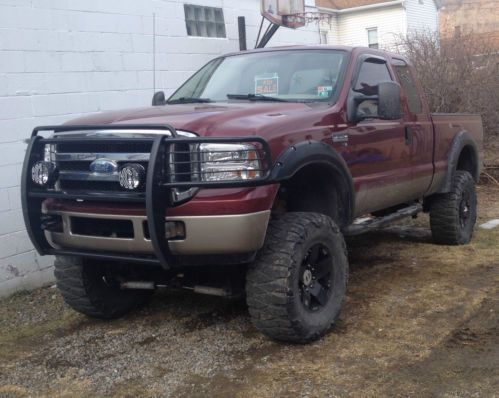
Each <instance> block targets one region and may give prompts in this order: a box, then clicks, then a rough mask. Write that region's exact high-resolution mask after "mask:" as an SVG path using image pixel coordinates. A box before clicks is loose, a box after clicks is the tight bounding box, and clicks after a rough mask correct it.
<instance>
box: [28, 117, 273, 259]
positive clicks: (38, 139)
mask: <svg viewBox="0 0 499 398" xmlns="http://www.w3.org/2000/svg"><path fill="white" fill-rule="evenodd" d="M117 129H119V130H122V129H123V130H137V131H144V130H146V131H147V130H156V131H158V130H161V131H164V132H165V134H166V133H170V136H167V135H162V134H161V135H158V136H157V137H144V138H123V137H120V138H117V137H106V138H105V140H106V141H107V142H109V141H117V142H120V143H123V142H130V143H144V142H147V143H152V148H151V153H150V157H149V164H148V168H147V176H146V189H145V194H144V193H142V192H141V193H138V192H105V191H103V192H91V193H89V192H77V191H70V192H65V191H54V190H47V189H44V188H39V187H36V186H35V185H34V183H33V182H32V180H31V168H32V166H33V164H34V162H36V161H39V160H43V148H44V147H45V145H46V144H58V143H63V142H64V143H67V142H73V143H80V142H82V143H83V142H101V141H102V140H103V138H97V137H96V138H93V137H83V138H74V137H67V138H60V137H57V138H43V137H42V136H40V135H38V134H39V133H40V132H50V131H52V132H54V133H59V132H71V131H85V130H117ZM178 143H182V144H202V143H258V144H259V145H260V146H261V150H260V152H261V153H262V154H263V157H262V158H261V160H263V164H264V166H263V168H262V170H261V176H260V177H257V178H254V179H251V180H245V181H213V182H212V181H174V179H175V173H172V171H171V170H170V165H171V163H170V162H169V161H167V159H170V157H169V155H170V153H171V151H172V149H171V148H172V145H174V144H178ZM271 170H272V158H271V152H270V146H269V144H268V143H267V141H266V140H265V139H263V138H261V137H257V136H249V137H192V138H191V137H179V136H178V134H177V132H176V130H175V128H174V127H172V126H170V125H151V124H149V125H139V124H132V125H130V124H129V125H125V124H122V125H121V124H120V125H73V126H39V127H36V128H35V129H34V130H33V132H32V134H31V138H30V139H29V141H28V147H27V150H26V155H25V159H24V163H23V169H22V176H21V203H22V209H23V217H24V222H25V225H26V230H27V232H28V236H29V237H30V239H31V242H32V243H33V245H34V247H35V249H36V251H37V252H38V253H39V254H40V255H75V256H84V257H90V258H98V259H107V260H117V261H131V260H132V261H135V262H141V263H144V264H157V263H159V264H160V265H161V266H162V267H163V268H165V269H170V268H172V267H174V266H175V264H176V261H175V256H174V255H173V254H172V253H171V251H170V249H169V245H168V241H167V239H166V238H165V236H166V231H165V217H166V216H167V214H168V208H171V207H173V204H174V203H173V201H172V197H173V196H172V190H173V189H175V188H202V187H205V188H237V187H253V186H259V185H265V184H268V183H270V182H271ZM172 177H173V178H172ZM48 198H55V199H67V200H76V199H82V200H88V201H104V202H135V203H144V204H145V207H146V215H147V223H148V226H149V235H150V239H151V243H152V246H153V248H154V252H155V256H132V255H123V254H120V253H105V252H89V251H87V250H85V251H78V250H61V249H55V248H53V247H52V246H51V245H50V244H49V243H48V241H47V239H46V237H45V233H44V231H43V228H42V225H41V224H42V215H43V214H42V202H43V201H44V200H45V199H48Z"/></svg>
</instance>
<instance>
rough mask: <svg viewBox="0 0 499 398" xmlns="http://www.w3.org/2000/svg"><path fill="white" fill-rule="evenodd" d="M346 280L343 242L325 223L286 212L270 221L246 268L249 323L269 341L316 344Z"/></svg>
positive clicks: (322, 219) (341, 296)
mask: <svg viewBox="0 0 499 398" xmlns="http://www.w3.org/2000/svg"><path fill="white" fill-rule="evenodd" d="M325 272H329V274H327V275H326V276H324V273H325ZM347 279H348V260H347V254H346V246H345V241H344V239H343V236H342V235H341V233H340V230H339V228H338V227H337V226H336V224H335V223H334V222H333V221H332V220H331V218H329V217H327V216H325V215H322V214H318V213H305V212H296V213H286V214H284V215H283V216H282V217H280V218H278V219H275V220H272V221H271V222H270V224H269V227H268V229H267V237H266V241H265V245H264V247H263V248H262V250H261V252H260V254H259V256H258V258H257V260H256V261H255V263H254V264H252V265H251V266H250V268H249V269H248V273H247V278H246V294H247V303H248V307H249V312H250V315H251V318H252V321H253V323H254V325H255V326H256V328H257V329H259V330H260V331H261V332H262V333H264V334H265V335H267V336H268V337H270V338H272V339H275V340H280V341H288V342H294V343H307V342H310V341H313V340H316V339H318V338H319V337H321V336H322V335H324V334H325V333H326V332H327V331H328V330H329V329H330V327H331V325H332V324H333V323H334V321H335V320H336V318H337V317H338V315H339V313H340V309H341V306H342V303H343V299H344V297H345V293H346V286H347ZM324 292H326V294H324Z"/></svg>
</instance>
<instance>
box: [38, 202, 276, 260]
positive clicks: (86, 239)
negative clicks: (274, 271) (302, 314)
mask: <svg viewBox="0 0 499 398" xmlns="http://www.w3.org/2000/svg"><path fill="white" fill-rule="evenodd" d="M48 214H57V215H60V216H61V217H62V221H63V232H60V233H59V232H47V231H46V232H45V236H46V237H47V240H48V241H49V243H50V244H51V245H52V246H53V247H54V248H75V249H80V250H85V249H88V250H92V251H108V252H117V253H137V254H153V253H154V250H153V247H152V244H151V241H150V240H149V239H146V237H145V234H144V222H145V221H146V220H147V219H146V217H145V216H127V215H105V214H91V213H76V212H58V211H50V212H48ZM71 217H79V218H90V219H92V218H93V219H95V218H98V219H108V220H126V221H131V222H132V225H133V238H115V237H101V236H91V235H79V234H74V233H73V232H72V228H71ZM269 218H270V210H266V211H261V212H257V213H250V214H234V215H217V216H188V217H171V218H170V217H168V218H167V219H166V221H182V222H183V223H184V224H185V239H183V240H170V241H169V246H170V249H171V251H172V253H174V254H181V255H200V254H224V253H249V252H252V251H256V250H258V249H260V248H261V247H262V246H263V242H264V240H265V233H266V230H267V224H268V221H269Z"/></svg>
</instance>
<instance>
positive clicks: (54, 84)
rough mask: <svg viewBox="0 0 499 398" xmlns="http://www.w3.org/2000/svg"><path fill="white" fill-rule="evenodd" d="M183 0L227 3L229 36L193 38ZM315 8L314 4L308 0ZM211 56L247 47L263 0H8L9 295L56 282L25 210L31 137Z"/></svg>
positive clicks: (4, 175)
mask: <svg viewBox="0 0 499 398" xmlns="http://www.w3.org/2000/svg"><path fill="white" fill-rule="evenodd" d="M184 3H189V4H198V5H204V6H213V7H222V8H223V10H224V19H225V26H226V33H227V38H225V39H218V38H197V37H188V36H187V32H186V27H185V18H184V7H183V4H184ZM306 3H307V5H308V6H313V4H314V3H315V2H314V1H313V0H309V1H307V2H306ZM153 13H154V14H155V15H156V34H157V37H156V70H157V73H156V89H157V90H159V89H163V90H165V92H166V94H167V95H168V94H170V93H172V91H173V90H174V89H175V88H176V87H178V86H179V85H180V83H182V82H183V81H184V80H185V79H186V78H187V77H188V76H190V75H191V74H192V73H193V72H194V71H195V70H197V69H198V68H199V67H200V66H202V65H203V64H204V63H206V62H207V61H209V60H210V59H211V58H213V57H215V56H217V55H220V54H222V53H225V52H229V51H235V50H238V49H239V45H238V29H237V17H238V16H245V17H246V24H247V38H248V48H252V47H253V46H254V43H255V39H256V35H257V31H258V27H259V23H260V1H259V0H190V1H180V0H178V1H175V0H140V1H139V0H106V1H102V0H0V296H2V295H7V294H10V293H11V292H14V291H16V290H20V289H26V288H32V287H35V286H39V285H41V284H44V283H47V282H50V281H51V280H52V279H53V275H52V261H53V259H52V258H50V257H40V256H38V255H37V254H36V253H35V251H34V250H33V248H32V246H31V244H30V242H29V240H28V237H27V234H26V231H25V229H24V223H23V218H22V212H21V204H20V192H19V180H20V172H21V166H22V161H23V156H24V151H25V144H24V143H23V140H24V139H25V138H27V137H28V136H29V134H30V131H31V130H32V129H33V127H35V126H37V125H48V124H58V123H62V122H64V121H66V120H69V119H72V118H75V117H79V116H82V115H88V114H92V113H96V112H100V111H105V110H110V109H118V108H127V107H136V106H147V105H149V104H150V102H151V98H152V94H153V72H152V62H153V61H152V60H153V57H152V49H153V40H152V31H153V28H152V26H153V23H152V15H153ZM298 43H302V44H303V43H313V44H315V43H319V34H318V28H317V26H316V25H310V26H308V27H306V28H302V29H300V30H297V31H293V30H290V29H284V28H281V29H279V31H278V32H277V34H276V35H275V36H274V38H273V39H272V41H271V42H270V44H269V45H284V44H298Z"/></svg>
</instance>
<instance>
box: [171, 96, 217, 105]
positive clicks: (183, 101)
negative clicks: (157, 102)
mask: <svg viewBox="0 0 499 398" xmlns="http://www.w3.org/2000/svg"><path fill="white" fill-rule="evenodd" d="M205 102H211V99H209V98H196V97H180V98H177V99H173V100H169V101H168V102H167V104H192V103H205Z"/></svg>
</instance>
